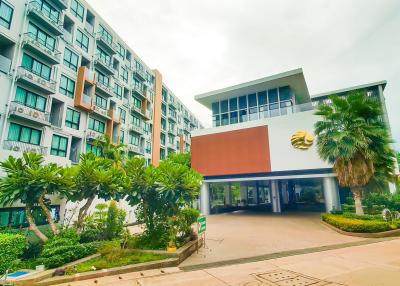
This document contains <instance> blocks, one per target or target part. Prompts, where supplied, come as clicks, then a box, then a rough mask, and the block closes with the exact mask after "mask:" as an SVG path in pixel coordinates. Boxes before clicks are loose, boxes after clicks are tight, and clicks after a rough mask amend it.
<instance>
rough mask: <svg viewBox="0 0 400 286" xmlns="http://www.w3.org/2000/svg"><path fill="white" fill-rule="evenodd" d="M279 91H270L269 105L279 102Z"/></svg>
mask: <svg viewBox="0 0 400 286" xmlns="http://www.w3.org/2000/svg"><path fill="white" fill-rule="evenodd" d="M278 100H279V99H278V90H277V89H276V88H274V89H270V90H268V101H269V103H275V102H278Z"/></svg>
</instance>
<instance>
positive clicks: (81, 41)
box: [76, 29, 89, 52]
mask: <svg viewBox="0 0 400 286" xmlns="http://www.w3.org/2000/svg"><path fill="white" fill-rule="evenodd" d="M76 44H77V45H78V47H80V48H81V49H82V50H84V51H85V52H88V51H89V37H88V36H86V35H85V34H84V33H83V32H82V31H81V30H79V29H78V30H77V31H76Z"/></svg>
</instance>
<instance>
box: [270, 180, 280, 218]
mask: <svg viewBox="0 0 400 286" xmlns="http://www.w3.org/2000/svg"><path fill="white" fill-rule="evenodd" d="M271 193H272V212H274V213H280V212H281V211H282V210H281V200H280V198H279V187H278V181H276V180H273V181H271Z"/></svg>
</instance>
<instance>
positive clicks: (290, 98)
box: [212, 86, 294, 127]
mask: <svg viewBox="0 0 400 286" xmlns="http://www.w3.org/2000/svg"><path fill="white" fill-rule="evenodd" d="M293 105H294V95H293V92H292V90H291V89H290V87H289V86H283V87H279V88H272V89H268V90H262V91H259V92H257V93H251V94H247V95H242V96H239V97H232V98H229V99H225V100H221V101H218V102H214V103H213V104H212V116H213V126H214V127H218V126H223V125H229V124H236V123H239V122H246V121H248V120H257V119H259V118H268V117H275V116H281V115H287V114H290V113H293Z"/></svg>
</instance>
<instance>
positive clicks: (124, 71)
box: [120, 67, 128, 83]
mask: <svg viewBox="0 0 400 286" xmlns="http://www.w3.org/2000/svg"><path fill="white" fill-rule="evenodd" d="M120 78H121V80H123V81H124V82H126V83H128V70H127V69H126V68H124V67H121V75H120Z"/></svg>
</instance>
